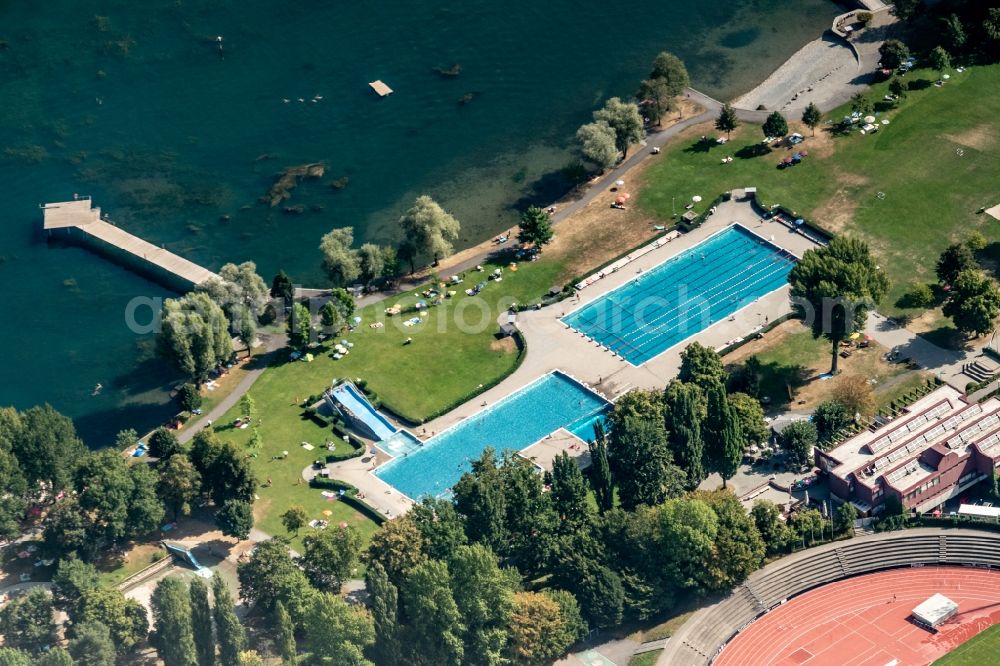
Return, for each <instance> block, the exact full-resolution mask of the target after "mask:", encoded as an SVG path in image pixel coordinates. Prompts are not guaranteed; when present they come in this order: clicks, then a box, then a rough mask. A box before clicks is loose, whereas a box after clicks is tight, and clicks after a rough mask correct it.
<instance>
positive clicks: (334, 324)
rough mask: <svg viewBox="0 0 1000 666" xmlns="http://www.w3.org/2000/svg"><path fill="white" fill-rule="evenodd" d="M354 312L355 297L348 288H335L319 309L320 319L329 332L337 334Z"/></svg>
mask: <svg viewBox="0 0 1000 666" xmlns="http://www.w3.org/2000/svg"><path fill="white" fill-rule="evenodd" d="M352 314H354V297H353V296H351V294H350V293H348V291H347V290H346V289H334V290H333V291H331V292H330V299H329V300H328V301H327V302H326V303H324V304H323V307H321V308H320V310H319V318H320V319H319V321H320V323H321V324H322V325H323V328H324V329H325V330H326V332H327V333H331V334H337V333H339V332H340V331H341V330H342V329H343V328H344V326H346V325H347V322H348V320H349V319H350V317H351V315H352Z"/></svg>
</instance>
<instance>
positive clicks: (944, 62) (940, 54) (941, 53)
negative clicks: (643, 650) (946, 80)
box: [928, 46, 951, 74]
mask: <svg viewBox="0 0 1000 666" xmlns="http://www.w3.org/2000/svg"><path fill="white" fill-rule="evenodd" d="M928 58H929V59H930V64H931V67H932V68H933V69H934V70H935V71H936V72H937V73H938V74H942V73H944V70H946V69H948V68H949V67H951V56H950V55H948V52H947V51H945V50H944V48H943V47H941V46H935V47H934V48H933V49H931V52H930V54H929V55H928Z"/></svg>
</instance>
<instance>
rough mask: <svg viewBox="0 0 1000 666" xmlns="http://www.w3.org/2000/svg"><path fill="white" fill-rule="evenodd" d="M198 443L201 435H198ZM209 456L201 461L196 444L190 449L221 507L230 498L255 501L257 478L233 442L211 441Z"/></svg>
mask: <svg viewBox="0 0 1000 666" xmlns="http://www.w3.org/2000/svg"><path fill="white" fill-rule="evenodd" d="M195 440H196V446H197V440H198V438H197V437H196V438H195ZM211 447H212V448H211V452H210V456H211V457H210V459H209V460H207V461H203V464H202V465H199V464H198V463H199V458H200V457H201V456H202V455H203V454H201V453H200V452H199V455H195V453H196V451H195V448H194V447H192V450H191V462H192V463H194V464H195V468H196V469H198V471H199V473H200V474H201V479H202V482H203V483H204V485H205V489H206V490H207V491H208V494H209V495H210V496H211V498H212V501H213V502H215V505H216V506H218V507H220V508H221V507H222V505H223V504H225V503H226V502H227V501H228V500H241V501H243V502H247V503H252V502H253V500H254V494H255V493H256V492H257V479H256V478H255V477H254V474H253V469H252V468H251V467H250V463H249V461H248V459H247V456H246V455H245V454H244V452H243V451H241V450H240V449H239V447H238V446H237V445H236V444H235V443H233V442H229V441H226V442H216V443H214V444H212V445H211Z"/></svg>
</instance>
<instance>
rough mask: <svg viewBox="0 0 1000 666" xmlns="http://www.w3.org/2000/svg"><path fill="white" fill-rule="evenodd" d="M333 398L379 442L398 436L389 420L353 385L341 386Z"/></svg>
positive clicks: (335, 391) (335, 390)
mask: <svg viewBox="0 0 1000 666" xmlns="http://www.w3.org/2000/svg"><path fill="white" fill-rule="evenodd" d="M333 397H334V398H335V399H336V400H337V402H339V403H340V404H341V405H342V406H343V407H344V408H345V409H347V410H348V411H349V412H351V414H352V415H353V416H354V418H356V419H358V420H360V421H361V422H362V423H364V424H365V425H366V426H367V427H368V428H369V429H370V430H371V431H372V433H373V434H374V436H375V439H377V440H378V441H380V442H381V441H383V440H386V439H389V438H390V437H392V436H393V435H395V434H396V428H394V427H393V425H392V424H391V423H389V420H388V419H387V418H385V417H384V416H382V415H381V414H379V412H378V410H377V409H375V408H374V407H372V405H371V403H370V402H368V400H367V399H366V398H365V397H364V396H363V395H361V394H360V393H359V392H358V391H357V389H355V388H354V386H353V385H351V384H341V385H340V386H338V387H337V388H336V389H334V391H333Z"/></svg>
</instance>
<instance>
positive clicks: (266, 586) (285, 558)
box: [237, 538, 315, 624]
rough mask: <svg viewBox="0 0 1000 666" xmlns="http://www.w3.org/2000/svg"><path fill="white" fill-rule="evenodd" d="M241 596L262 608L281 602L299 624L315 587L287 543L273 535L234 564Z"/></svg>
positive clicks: (272, 607) (270, 608)
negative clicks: (236, 565)
mask: <svg viewBox="0 0 1000 666" xmlns="http://www.w3.org/2000/svg"><path fill="white" fill-rule="evenodd" d="M237 575H238V576H239V579H240V596H241V597H243V599H244V600H245V601H246V602H247V603H248V604H259V605H260V606H261V608H262V609H263V610H265V611H268V612H269V611H271V610H273V609H274V605H275V604H276V603H277V602H279V601H281V602H282V603H284V604H285V608H286V609H288V612H289V613H290V614H291V616H292V619H293V620H294V621H295V622H296V623H297V624H298V623H299V622H301V620H302V618H304V617H305V614H306V613H307V612H308V606H309V603H311V599H312V596H313V595H314V592H315V590H314V589H313V588H312V587H311V586H310V585H309V580H308V579H307V578H306V575H305V574H304V573H302V570H301V569H300V568H299V567H298V564H296V562H295V560H293V559H292V555H291V553H290V552H289V550H288V544H287V543H286V542H285V541H283V540H281V539H276V538H271V539H268V540H267V541H263V542H261V543H259V544H257V547H256V548H255V549H254V551H253V555H251V556H250V559H249V560H247V561H246V562H242V563H241V564H240V565H239V567H237Z"/></svg>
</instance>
